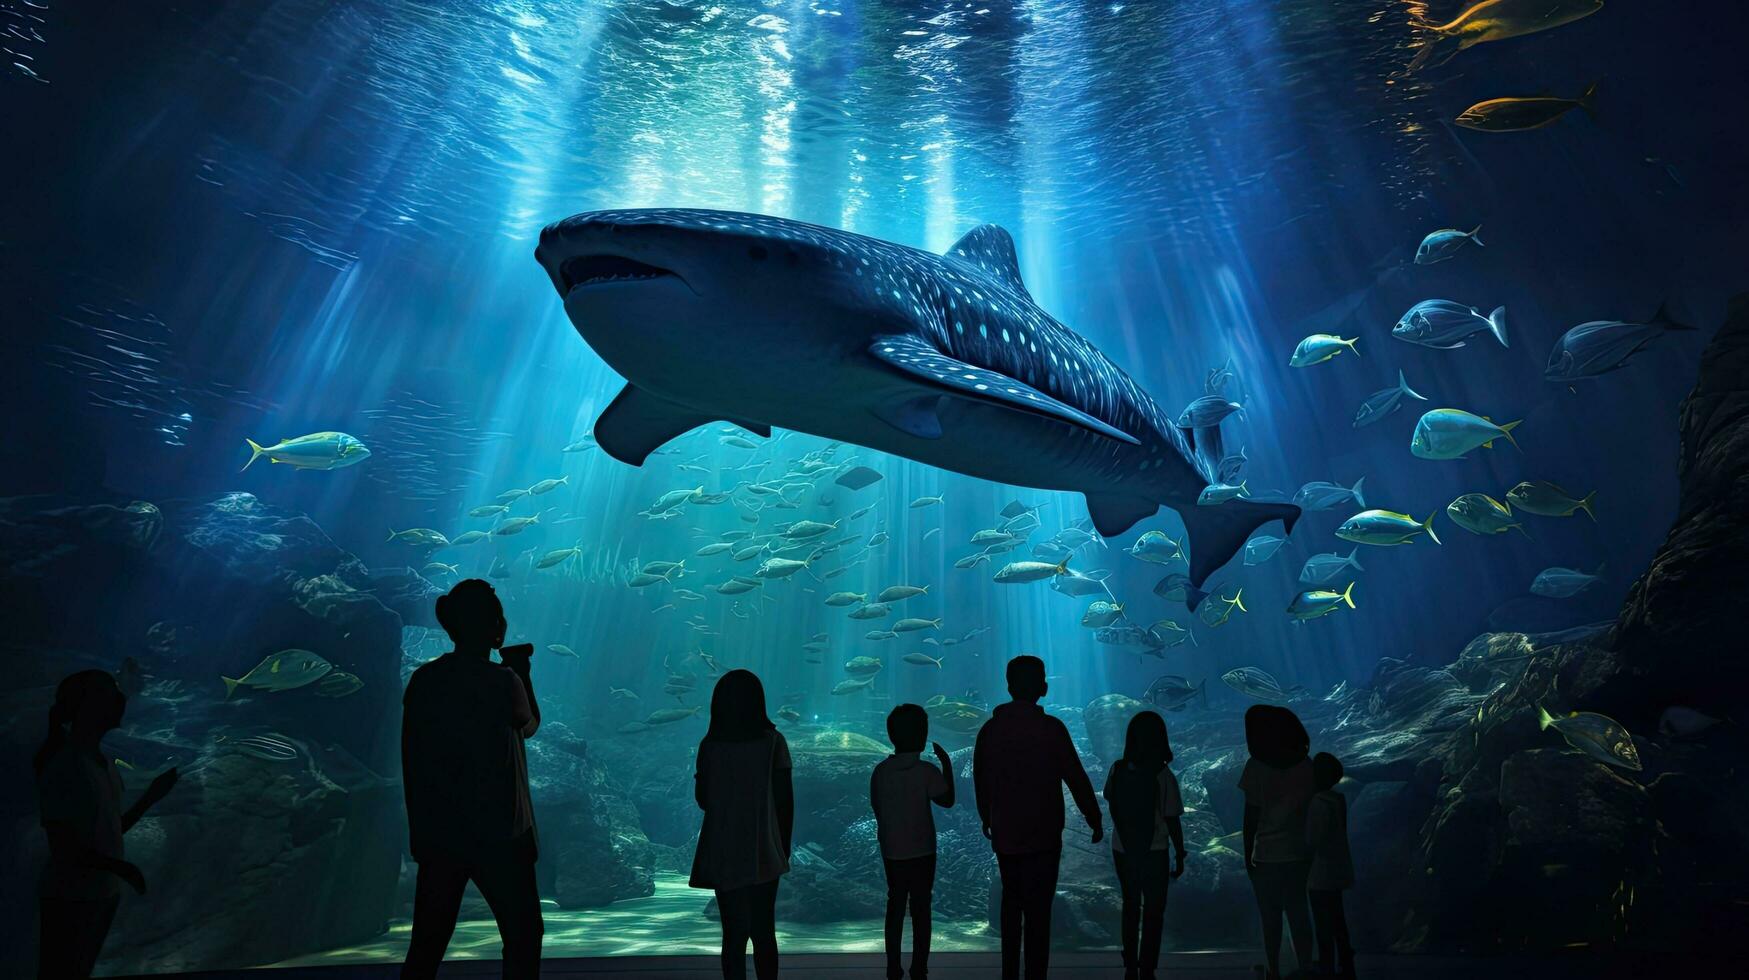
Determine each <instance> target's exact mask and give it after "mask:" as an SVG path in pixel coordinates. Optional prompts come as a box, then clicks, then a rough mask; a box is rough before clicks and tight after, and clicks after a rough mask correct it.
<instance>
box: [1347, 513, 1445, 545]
mask: <svg viewBox="0 0 1749 980" xmlns="http://www.w3.org/2000/svg"><path fill="white" fill-rule="evenodd" d="M1420 534H1426V535H1427V536H1428V537H1429V538H1431V539H1432V540H1433V543H1434V544H1439V543H1440V540H1439V535H1437V534H1434V533H1433V515H1432V514H1428V515H1427V520H1425V521H1417V520H1416V519H1415V518H1413V517H1410V516H1409V515H1408V514H1399V513H1397V512H1396V511H1394V510H1363V511H1361V512H1360V513H1358V514H1356V515H1354V516H1353V517H1350V518H1349V519H1348V520H1346V521H1343V522H1342V524H1341V526H1339V527H1338V528H1336V536H1337V537H1339V538H1341V539H1342V540H1344V541H1352V542H1354V543H1355V544H1371V545H1380V546H1387V545H1395V544H1408V543H1410V542H1411V541H1414V540H1415V538H1416V536H1417V535H1420Z"/></svg>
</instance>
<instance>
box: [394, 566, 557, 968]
mask: <svg viewBox="0 0 1749 980" xmlns="http://www.w3.org/2000/svg"><path fill="white" fill-rule="evenodd" d="M437 621H438V623H439V624H441V625H442V626H443V629H444V632H446V633H448V634H449V638H450V641H451V642H453V643H454V644H455V649H454V650H453V651H451V652H449V653H446V654H444V655H443V656H441V657H438V658H437V659H436V660H433V661H431V662H430V663H427V664H425V665H424V666H422V667H420V668H419V669H418V670H415V671H414V672H413V676H412V677H411V678H410V679H408V681H407V692H406V694H405V695H404V696H403V698H402V705H403V709H404V710H403V713H402V716H401V778H402V782H403V785H404V786H405V789H406V794H407V830H408V836H409V839H410V843H411V845H412V851H413V860H415V861H417V862H418V863H419V878H418V884H417V886H416V889H415V893H414V899H413V938H412V942H411V943H410V944H409V946H408V948H407V960H406V962H405V963H404V964H403V965H402V967H401V976H402V977H404V978H411V980H428V978H431V977H435V976H436V975H437V966H438V964H439V963H440V962H442V961H443V954H444V951H445V950H446V949H448V948H449V940H450V936H451V935H453V934H454V933H455V922H456V915H457V914H458V913H459V912H460V910H461V902H462V893H463V891H465V890H466V889H467V885H468V882H469V881H472V882H473V883H474V886H475V887H476V888H478V889H479V890H480V895H481V896H482V897H484V898H485V899H486V904H488V905H490V906H491V907H492V916H493V918H495V919H497V920H498V935H499V936H500V937H501V938H502V939H503V942H504V968H503V969H504V974H503V975H504V977H505V978H506V980H524V978H530V977H536V976H538V975H539V974H540V946H541V934H542V926H541V915H540V895H539V893H538V892H537V891H536V889H535V882H534V862H535V856H536V847H535V829H534V808H533V806H532V804H531V803H530V802H529V795H528V760H527V757H526V756H525V755H524V754H523V746H522V742H523V739H526V738H528V737H529V736H531V735H533V734H534V733H535V729H537V728H539V727H540V708H539V707H538V706H537V705H536V704H535V699H534V684H533V683H532V682H531V681H530V680H529V677H528V658H529V656H530V655H531V654H532V653H533V652H534V647H533V646H531V645H530V644H527V643H521V644H517V645H515V646H503V643H504V632H505V629H506V628H507V625H506V623H505V621H504V606H503V605H502V604H501V603H499V601H498V594H497V593H496V592H494V591H493V590H492V586H491V585H489V584H487V583H486V582H485V581H484V580H482V579H477V578H474V579H467V580H466V581H463V582H458V583H456V586H455V588H453V589H450V590H449V593H448V594H447V595H443V596H440V597H438V600H437ZM494 648H501V649H499V651H498V653H499V657H500V658H501V659H502V660H503V663H493V662H492V650H493V649H494Z"/></svg>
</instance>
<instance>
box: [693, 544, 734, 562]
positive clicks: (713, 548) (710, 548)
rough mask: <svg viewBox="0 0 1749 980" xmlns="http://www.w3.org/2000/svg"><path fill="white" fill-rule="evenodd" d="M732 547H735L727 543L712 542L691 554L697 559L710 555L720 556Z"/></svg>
mask: <svg viewBox="0 0 1749 980" xmlns="http://www.w3.org/2000/svg"><path fill="white" fill-rule="evenodd" d="M734 547H735V546H734V545H733V544H732V543H730V542H728V541H713V542H711V543H710V544H707V545H705V546H704V547H702V548H700V549H698V550H697V551H695V552H693V554H694V555H695V556H697V557H699V558H708V557H710V556H711V555H720V554H722V553H724V552H725V551H730V550H732V549H733V548H734Z"/></svg>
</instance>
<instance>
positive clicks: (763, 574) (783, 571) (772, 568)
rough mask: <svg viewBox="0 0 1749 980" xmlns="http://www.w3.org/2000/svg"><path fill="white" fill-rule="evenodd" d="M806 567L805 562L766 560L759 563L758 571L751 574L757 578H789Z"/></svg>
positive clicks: (779, 559)
mask: <svg viewBox="0 0 1749 980" xmlns="http://www.w3.org/2000/svg"><path fill="white" fill-rule="evenodd" d="M810 560H811V559H810ZM807 567H808V562H806V561H796V560H794V559H792V558H767V559H766V560H764V561H763V562H760V563H759V570H758V571H756V572H754V573H753V574H754V576H756V577H758V578H767V579H772V578H789V577H790V576H791V575H794V574H795V573H797V572H799V571H801V570H802V569H804V568H807Z"/></svg>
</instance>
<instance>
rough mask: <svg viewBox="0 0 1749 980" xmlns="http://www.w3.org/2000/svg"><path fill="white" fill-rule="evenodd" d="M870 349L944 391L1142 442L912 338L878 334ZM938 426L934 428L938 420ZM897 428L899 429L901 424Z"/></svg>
mask: <svg viewBox="0 0 1749 980" xmlns="http://www.w3.org/2000/svg"><path fill="white" fill-rule="evenodd" d="M869 353H871V354H873V355H874V356H875V357H876V358H877V359H879V360H881V361H883V362H885V363H886V364H887V365H889V366H891V367H893V368H894V369H896V370H898V371H900V372H902V373H903V374H905V375H907V376H908V377H910V378H911V379H912V380H914V381H920V382H922V383H923V384H925V385H928V386H929V387H931V388H936V389H938V390H941V391H942V392H944V393H946V394H949V395H956V396H959V397H961V398H970V399H973V400H974V401H981V402H986V403H988V404H991V405H1000V406H1002V407H1004V408H1011V409H1014V410H1015V411H1018V412H1026V413H1028V414H1031V415H1040V416H1044V417H1045V418H1053V419H1057V420H1059V421H1062V422H1067V423H1069V424H1070V425H1075V426H1079V427H1081V428H1083V429H1086V430H1087V431H1089V432H1094V433H1097V434H1099V435H1102V436H1105V437H1106V438H1108V439H1116V440H1117V441H1119V442H1125V443H1129V444H1130V445H1132V446H1139V445H1141V440H1139V439H1137V438H1136V437H1135V436H1132V435H1130V434H1129V433H1128V432H1125V431H1123V430H1122V429H1119V428H1116V427H1114V426H1112V425H1109V424H1107V423H1105V422H1101V421H1100V420H1099V419H1096V418H1094V417H1093V416H1091V415H1088V414H1087V413H1086V412H1083V411H1081V410H1080V409H1078V408H1075V407H1074V406H1072V405H1065V404H1064V403H1062V402H1060V401H1058V400H1057V399H1055V398H1052V397H1051V396H1050V395H1047V394H1045V393H1044V392H1042V391H1039V390H1038V389H1037V388H1034V387H1033V386H1031V385H1029V384H1026V383H1025V382H1023V381H1018V380H1016V379H1014V378H1011V377H1009V376H1008V375H1006V374H1002V373H1001V372H998V371H991V370H989V369H987V368H981V367H978V366H977V365H975V364H967V363H966V362H964V361H962V360H959V359H958V358H955V357H950V356H949V355H947V354H943V353H942V352H941V351H938V350H936V349H935V348H934V347H932V346H930V345H929V344H926V343H924V342H923V341H921V340H918V339H917V338H915V337H904V336H890V337H880V338H878V339H876V340H875V342H874V343H873V344H872V345H870V346H869ZM888 421H889V422H890V421H892V419H888ZM937 426H938V428H939V423H937ZM899 427H900V428H901V429H904V426H902V425H901V426H899ZM905 431H910V430H909V429H906V430H905ZM913 434H914V435H915V434H917V433H913ZM938 434H939V433H938ZM925 438H936V437H935V436H926V437H925Z"/></svg>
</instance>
